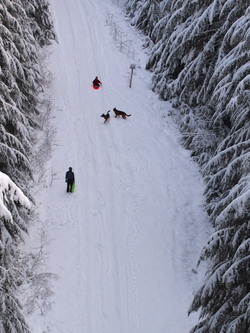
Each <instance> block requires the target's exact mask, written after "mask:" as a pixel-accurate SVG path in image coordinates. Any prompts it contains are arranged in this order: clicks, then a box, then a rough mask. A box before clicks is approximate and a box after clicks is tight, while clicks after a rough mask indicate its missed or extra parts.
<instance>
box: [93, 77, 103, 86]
mask: <svg viewBox="0 0 250 333" xmlns="http://www.w3.org/2000/svg"><path fill="white" fill-rule="evenodd" d="M92 83H93V86H94V88H99V87H100V85H101V84H102V83H101V81H100V80H99V79H98V76H96V77H95V79H94V81H93V82H92Z"/></svg>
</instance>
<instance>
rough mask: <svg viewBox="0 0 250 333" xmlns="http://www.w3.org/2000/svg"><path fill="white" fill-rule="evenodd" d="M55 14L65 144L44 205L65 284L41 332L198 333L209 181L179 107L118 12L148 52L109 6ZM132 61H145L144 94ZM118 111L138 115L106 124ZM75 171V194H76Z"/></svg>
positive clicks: (58, 113)
mask: <svg viewBox="0 0 250 333" xmlns="http://www.w3.org/2000/svg"><path fill="white" fill-rule="evenodd" d="M51 7H52V8H51V9H52V13H53V16H54V24H55V29H56V33H57V37H58V40H59V44H58V45H55V47H54V49H53V54H52V56H51V58H50V61H51V64H50V67H51V70H52V73H53V76H54V81H53V85H52V89H51V95H52V98H53V103H54V107H55V113H54V116H55V118H54V122H53V125H54V126H55V128H56V130H57V135H56V147H55V149H54V152H53V156H52V159H51V162H50V164H51V167H50V168H51V169H50V183H51V186H50V187H49V188H48V189H47V191H46V200H45V202H44V203H43V207H44V211H45V214H46V221H47V222H46V228H47V233H48V235H49V239H50V243H49V248H48V253H49V262H48V267H47V270H49V271H51V272H53V273H55V274H57V275H58V280H57V281H56V282H55V285H54V291H55V294H54V296H53V305H52V310H51V311H50V312H49V313H48V314H47V315H46V316H45V317H44V318H42V319H41V318H40V319H36V320H35V323H34V325H35V327H36V329H35V331H34V332H36V333H40V332H43V333H44V332H46V333H47V332H53V333H57V332H60V333H62V332H63V333H66V332H67V333H68V332H70V333H81V332H88V333H117V332H119V333H128V332H129V333H141V332H143V333H152V332H154V333H165V332H168V333H180V332H187V331H188V329H189V328H190V327H191V326H192V324H193V322H194V319H193V318H187V308H188V306H189V304H190V301H191V299H192V291H193V288H194V286H195V279H197V276H193V275H192V272H191V270H192V268H193V267H194V266H195V264H196V260H197V258H198V255H199V251H200V249H201V246H202V244H203V242H204V229H205V227H204V225H205V224H204V221H205V216H204V213H203V212H202V208H201V196H202V184H201V181H200V177H199V174H198V171H197V169H196V168H195V166H194V164H193V163H192V162H191V161H190V159H189V154H188V152H186V151H185V150H184V149H183V148H181V147H180V145H179V143H178V140H179V138H178V134H177V131H176V129H175V128H174V126H173V125H172V124H171V122H170V121H169V120H168V119H167V118H166V115H167V112H168V109H169V105H168V104H167V103H166V102H161V101H159V100H158V99H157V97H156V96H155V95H154V94H153V93H152V92H151V91H150V89H149V84H150V75H149V74H148V73H147V72H146V71H145V70H144V69H143V68H144V62H145V55H144V54H143V53H142V52H141V51H140V50H139V49H138V54H136V56H135V58H130V56H128V54H126V53H122V52H120V51H119V50H118V48H117V47H116V45H115V43H114V40H113V38H112V36H111V34H110V27H109V26H107V25H106V24H105V19H106V17H107V13H110V12H112V13H113V14H114V20H117V22H119V24H121V26H122V29H127V32H128V34H129V36H130V37H129V38H132V39H134V40H133V44H134V45H137V47H138V48H139V47H140V46H139V45H140V43H141V42H140V40H139V39H138V35H137V34H136V33H134V32H133V29H132V28H131V27H130V26H129V25H128V24H127V23H126V22H125V21H123V19H122V16H121V14H120V10H119V9H118V8H117V7H116V6H115V5H114V4H112V2H111V1H109V0H107V1H102V0H96V1H95V2H94V3H93V1H90V0H84V1H83V0H74V4H73V5H72V1H70V0H51ZM131 62H135V63H136V64H137V66H138V67H139V65H138V64H140V63H142V68H138V69H137V70H136V72H135V76H134V78H133V86H132V89H131V88H129V87H128V83H129V74H130V73H129V65H130V63H131ZM96 75H98V76H99V77H100V79H101V81H102V82H103V87H102V88H101V89H99V90H98V91H95V90H93V89H92V88H91V82H92V80H93V78H94V77H95V76H96ZM113 107H117V108H118V109H122V110H124V111H126V112H127V113H131V114H132V116H131V117H130V118H128V119H126V120H123V119H120V118H119V119H116V118H114V113H113V112H111V119H110V121H109V123H107V124H105V125H104V124H103V118H101V117H100V115H101V114H102V113H103V112H104V113H106V112H107V110H108V109H112V108H113ZM163 116H164V117H163ZM69 166H72V167H73V171H74V172H75V175H76V192H75V193H74V194H68V193H65V189H66V185H65V183H64V175H65V172H66V170H67V169H68V167H69ZM194 184H195V186H194ZM38 327H39V328H40V331H39V329H38Z"/></svg>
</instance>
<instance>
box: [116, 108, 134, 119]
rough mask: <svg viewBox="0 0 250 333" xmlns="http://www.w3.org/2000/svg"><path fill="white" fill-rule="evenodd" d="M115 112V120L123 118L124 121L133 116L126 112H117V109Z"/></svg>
mask: <svg viewBox="0 0 250 333" xmlns="http://www.w3.org/2000/svg"><path fill="white" fill-rule="evenodd" d="M113 111H114V113H115V118H117V117H120V116H121V117H122V118H123V119H126V118H127V117H130V116H131V114H127V113H126V112H124V111H121V110H117V108H113Z"/></svg>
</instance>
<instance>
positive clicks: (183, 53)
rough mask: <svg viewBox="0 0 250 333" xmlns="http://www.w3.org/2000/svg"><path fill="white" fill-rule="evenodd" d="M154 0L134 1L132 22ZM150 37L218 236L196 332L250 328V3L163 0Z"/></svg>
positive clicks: (239, 332) (152, 64) (210, 246)
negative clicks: (198, 169)
mask: <svg viewBox="0 0 250 333" xmlns="http://www.w3.org/2000/svg"><path fill="white" fill-rule="evenodd" d="M151 2H152V1H133V0H128V1H127V4H126V9H127V13H128V15H129V16H130V17H131V18H132V23H133V24H136V26H137V27H138V28H140V25H139V24H137V22H150V19H151V18H152V17H157V15H158V10H156V13H155V15H152V13H151V12H150V13H148V17H145V14H146V12H145V11H143V7H146V6H147V5H148V6H149V5H150V4H151ZM159 5H160V8H161V14H160V16H159V20H158V22H157V23H156V24H155V26H152V27H147V30H145V29H143V31H144V33H146V34H147V35H148V37H149V38H150V43H149V45H150V47H151V49H150V52H151V54H150V57H149V60H148V64H147V69H149V70H151V71H152V72H153V82H152V86H153V90H154V91H156V92H157V93H158V94H159V96H160V98H162V99H165V100H172V102H173V106H175V107H176V108H178V110H179V114H178V115H177V119H178V120H177V121H178V122H179V125H180V129H181V131H182V133H183V143H184V145H185V147H186V148H188V149H190V150H192V156H193V158H194V159H195V160H196V161H197V162H198V163H199V165H200V167H201V172H202V174H203V176H204V179H205V181H206V191H205V195H206V203H207V205H206V208H207V212H208V214H209V216H210V219H211V222H212V224H213V226H214V229H215V233H214V234H213V235H212V236H211V237H210V238H209V240H208V243H207V245H206V246H205V247H204V250H203V252H202V255H201V260H208V261H209V267H210V269H209V270H208V272H207V279H206V281H205V282H204V284H203V286H202V287H201V288H200V290H198V291H197V293H196V295H195V297H194V301H193V303H192V305H191V307H190V312H191V311H195V310H198V309H201V319H200V321H199V323H198V324H197V326H195V327H194V329H193V330H192V332H193V333H194V332H196V333H205V332H206V333H207V332H216V333H249V332H250V319H249V318H250V282H249V276H250V126H249V125H250V74H249V73H250V20H249V17H250V1H249V0H247V1H241V2H237V1H236V0H204V1H196V0H162V1H161V2H160V3H159Z"/></svg>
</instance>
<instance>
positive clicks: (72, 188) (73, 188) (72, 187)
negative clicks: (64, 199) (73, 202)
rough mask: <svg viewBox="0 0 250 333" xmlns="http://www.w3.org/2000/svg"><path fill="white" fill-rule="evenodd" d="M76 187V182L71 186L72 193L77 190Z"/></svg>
mask: <svg viewBox="0 0 250 333" xmlns="http://www.w3.org/2000/svg"><path fill="white" fill-rule="evenodd" d="M75 187H76V185H75V183H73V184H72V186H71V192H72V193H73V192H75Z"/></svg>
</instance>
